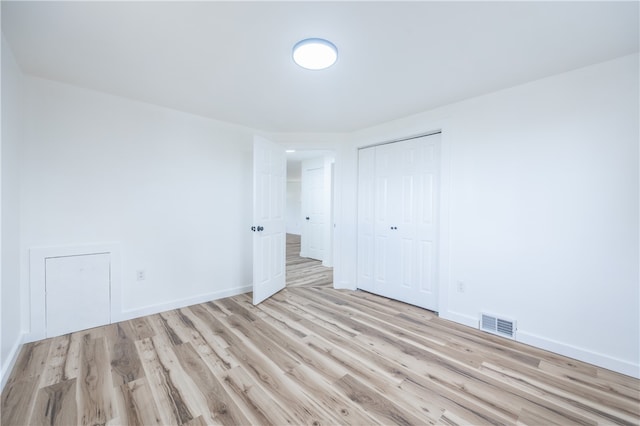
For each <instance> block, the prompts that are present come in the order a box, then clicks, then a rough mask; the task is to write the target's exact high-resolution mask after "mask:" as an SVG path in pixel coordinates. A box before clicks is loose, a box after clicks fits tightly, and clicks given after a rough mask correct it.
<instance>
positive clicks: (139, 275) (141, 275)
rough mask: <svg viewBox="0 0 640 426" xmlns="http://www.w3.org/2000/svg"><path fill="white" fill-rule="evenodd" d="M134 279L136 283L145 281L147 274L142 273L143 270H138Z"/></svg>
mask: <svg viewBox="0 0 640 426" xmlns="http://www.w3.org/2000/svg"><path fill="white" fill-rule="evenodd" d="M136 279H137V280H138V281H144V280H146V279H147V274H146V272H144V269H140V270H138V271H136Z"/></svg>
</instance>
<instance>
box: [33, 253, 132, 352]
mask: <svg viewBox="0 0 640 426" xmlns="http://www.w3.org/2000/svg"><path fill="white" fill-rule="evenodd" d="M120 252H121V250H120V244H119V243H99V244H98V243H97V244H86V245H77V246H62V247H33V248H31V249H29V294H30V295H29V300H30V311H31V316H30V327H29V333H28V334H27V335H26V338H25V341H29V342H33V341H36V340H40V339H44V338H46V336H47V325H46V296H45V291H46V282H45V272H46V270H45V262H46V259H47V258H51V257H64V256H79V255H89V254H98V253H109V254H110V258H111V259H110V267H109V268H110V271H109V273H110V275H111V279H110V281H111V311H110V313H111V322H112V323H113V322H118V321H121V320H122V287H121V281H120V276H121V266H122V265H121V255H120ZM105 325H106V324H105Z"/></svg>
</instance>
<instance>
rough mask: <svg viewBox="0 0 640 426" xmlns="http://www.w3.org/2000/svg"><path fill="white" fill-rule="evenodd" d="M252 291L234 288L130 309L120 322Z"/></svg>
mask: <svg viewBox="0 0 640 426" xmlns="http://www.w3.org/2000/svg"><path fill="white" fill-rule="evenodd" d="M252 290H253V285H246V286H242V287H234V288H230V289H227V290H221V291H216V292H213V293H207V294H201V295H200V296H196V297H188V298H186V299H180V300H172V301H171V302H167V303H160V304H156V305H148V306H143V307H140V308H135V309H130V310H127V311H124V312H122V319H121V321H125V320H130V319H133V318H138V317H142V316H145V315H153V314H157V313H160V312H165V311H170V310H172V309H179V308H184V307H185V306H191V305H197V304H199V303H205V302H210V301H212V300H218V299H223V298H225V297H232V296H237V295H239V294H244V293H248V292H250V291H252Z"/></svg>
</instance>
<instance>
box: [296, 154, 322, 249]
mask: <svg viewBox="0 0 640 426" xmlns="http://www.w3.org/2000/svg"><path fill="white" fill-rule="evenodd" d="M325 172H326V170H325V160H324V158H322V157H320V158H315V159H312V160H305V161H303V162H302V209H301V213H302V214H303V216H304V217H303V219H304V220H303V222H302V235H301V238H300V256H302V257H309V258H312V259H317V260H323V261H324V260H325V251H326V247H325V240H326V236H327V232H326V230H327V227H328V226H329V223H328V219H327V210H328V209H327V206H326V203H327V197H326V194H327V191H328V190H329V188H327V187H326V185H325V183H326V179H325Z"/></svg>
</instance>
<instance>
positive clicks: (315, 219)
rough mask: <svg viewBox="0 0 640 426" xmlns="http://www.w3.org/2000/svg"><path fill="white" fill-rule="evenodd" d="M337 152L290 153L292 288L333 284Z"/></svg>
mask: <svg viewBox="0 0 640 426" xmlns="http://www.w3.org/2000/svg"><path fill="white" fill-rule="evenodd" d="M334 162H335V153H334V152H333V151H327V150H308V151H295V152H288V153H287V194H286V232H287V249H286V256H287V261H286V270H287V286H289V285H313V286H317V285H333V269H332V268H331V266H332V265H333V221H334V219H333V165H334Z"/></svg>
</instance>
